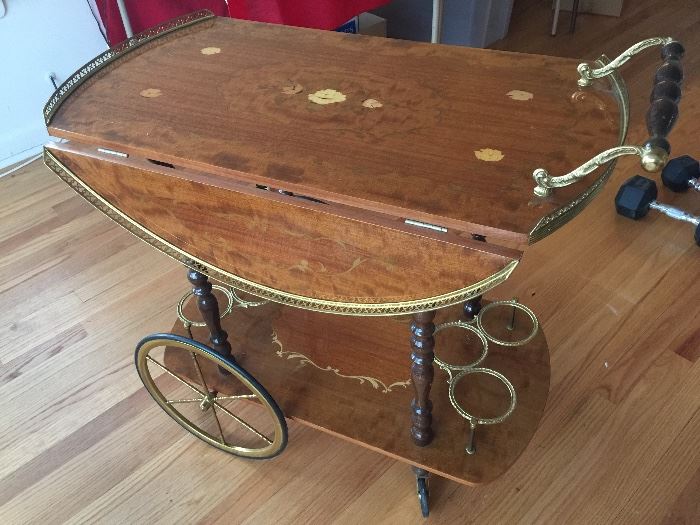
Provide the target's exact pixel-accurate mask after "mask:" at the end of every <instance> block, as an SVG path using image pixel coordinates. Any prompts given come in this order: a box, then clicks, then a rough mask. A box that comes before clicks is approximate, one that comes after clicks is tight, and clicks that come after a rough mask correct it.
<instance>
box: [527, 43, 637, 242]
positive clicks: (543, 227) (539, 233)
mask: <svg viewBox="0 0 700 525" xmlns="http://www.w3.org/2000/svg"><path fill="white" fill-rule="evenodd" d="M595 63H596V65H598V66H600V67H605V66H606V65H608V64H610V59H609V58H608V57H607V56H605V55H601V57H600V58H599V59H598V60H596V62H595ZM606 78H608V79H610V84H611V88H612V92H613V93H614V95H615V98H617V101H618V106H619V108H620V132H619V134H618V144H617V146H618V147H619V146H622V145H623V144H624V142H625V139H626V138H627V130H628V128H629V118H630V102H629V95H628V93H627V86H626V85H625V81H624V80H623V79H622V76H621V75H620V73H619V72H618V71H617V70H615V71H612V72H611V73H610V74H609V75H608V76H607V77H606ZM616 163H617V159H614V160H612V161H610V163H609V164H608V165H607V167H606V168H605V170H604V171H603V173H602V174H601V175H600V177H598V178H597V179H596V180H595V181H593V183H592V184H591V185H590V186H589V187H588V188H587V189H586V191H584V192H583V193H582V194H581V195H579V196H578V197H576V198H575V199H574V200H572V201H571V202H569V203H567V204H565V205H563V206H561V207H560V208H557V209H556V210H554V211H553V212H551V213H549V214H547V215H545V216H544V217H542V218H541V219H540V220H539V221H538V223H537V224H536V225H535V227H534V228H533V229H532V231H531V232H530V234H529V235H528V244H534V243H536V242H537V241H540V240H542V239H544V238H545V237H547V236H548V235H549V234H551V233H552V232H554V231H555V230H557V229H559V228H561V227H562V226H563V225H564V224H566V223H567V222H569V221H570V220H571V219H573V218H574V217H575V216H576V215H578V214H579V213H581V211H583V209H584V208H585V207H586V206H587V205H588V203H589V202H590V201H591V200H592V199H593V197H595V196H596V195H597V194H598V192H599V191H600V190H601V189H602V188H603V186H604V185H605V183H606V182H607V181H608V179H609V178H610V176H611V175H612V172H613V170H614V169H615V164H616Z"/></svg>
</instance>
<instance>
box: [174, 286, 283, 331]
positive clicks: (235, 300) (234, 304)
mask: <svg viewBox="0 0 700 525" xmlns="http://www.w3.org/2000/svg"><path fill="white" fill-rule="evenodd" d="M212 288H213V289H214V290H218V291H220V292H221V293H223V294H224V295H225V296H226V301H227V302H226V308H224V310H222V311H221V313H220V314H219V319H223V318H224V317H226V316H227V315H229V314H230V313H231V312H232V311H233V309H234V308H254V307H256V306H262V305H264V304H267V303H268V302H269V301H246V300H245V299H241V298H240V297H239V296H238V293H237V292H236V289H235V288H233V287H227V286H221V285H219V284H212ZM192 295H193V292H192V290H190V291H189V292H187V293H186V294H185V295H183V296H182V298H180V302H178V303H177V316H178V318H179V319H180V321H182V324H183V325H184V327H185V328H186V329H189V328H191V327H193V326H206V323H205V322H203V321H193V320H192V319H189V318H188V317H187V316H186V315H185V312H184V309H185V304H186V303H187V301H188V299H189V298H190V297H192Z"/></svg>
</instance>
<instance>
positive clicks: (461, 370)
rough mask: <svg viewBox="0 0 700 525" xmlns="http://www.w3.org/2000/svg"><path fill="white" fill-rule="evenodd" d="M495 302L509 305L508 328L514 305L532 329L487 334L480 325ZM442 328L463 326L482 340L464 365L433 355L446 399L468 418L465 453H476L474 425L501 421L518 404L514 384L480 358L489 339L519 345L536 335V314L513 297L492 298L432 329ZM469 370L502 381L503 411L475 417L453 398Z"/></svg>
mask: <svg viewBox="0 0 700 525" xmlns="http://www.w3.org/2000/svg"><path fill="white" fill-rule="evenodd" d="M498 306H510V307H512V308H513V318H512V320H511V322H510V323H509V325H508V326H507V328H508V329H509V330H512V329H513V328H514V321H515V310H516V309H517V310H521V311H523V312H525V313H526V314H527V316H528V317H529V318H530V320H531V321H532V331H531V332H530V334H529V335H528V336H527V337H525V338H523V339H520V340H517V341H504V340H501V339H498V338H497V337H494V336H493V335H492V334H489V333H488V332H487V331H486V329H485V328H484V324H483V321H482V318H483V316H484V314H485V313H487V312H489V311H491V310H492V309H493V308H496V307H498ZM446 328H461V329H463V330H467V331H469V332H472V333H473V334H475V335H476V336H477V337H478V338H479V340H480V341H481V344H482V350H481V354H480V355H479V357H477V358H476V360H475V361H473V362H471V363H469V364H467V365H454V364H450V363H447V362H445V361H443V360H442V359H440V358H439V357H438V356H437V355H436V356H435V358H434V363H435V364H436V365H437V366H438V367H439V368H440V369H442V370H444V371H445V372H446V373H447V376H448V380H447V382H448V384H449V390H448V396H449V399H450V403H451V404H452V406H453V407H454V409H455V410H456V411H457V413H458V414H459V415H460V416H462V417H463V418H464V419H466V420H467V421H469V437H468V440H467V446H466V447H465V452H466V453H467V454H470V455H472V454H475V453H476V446H475V443H474V441H475V434H476V427H477V426H478V425H497V424H499V423H503V422H504V421H505V420H506V419H508V417H509V416H510V415H511V414H512V413H513V411H514V410H515V407H516V406H517V404H518V397H517V394H516V392H515V387H514V386H513V384H512V383H511V382H510V381H509V380H508V378H507V377H506V376H504V375H503V374H501V373H500V372H497V371H496V370H493V369H491V368H487V367H481V366H478V365H480V364H481V363H482V362H483V361H484V359H486V356H487V355H488V345H489V341H491V342H493V343H495V344H498V345H501V346H506V347H516V346H523V345H525V344H527V343H528V342H530V341H531V340H532V339H533V338H534V337H535V335H537V332H538V331H539V322H538V320H537V316H535V313H534V312H533V311H532V310H531V309H530V308H528V307H527V306H525V305H524V304H522V303H519V302H518V300H517V299H512V300H507V301H494V302H493V303H489V304H488V305H486V306H485V307H484V308H482V309H481V311H480V312H479V313H478V314H477V315H476V316H475V317H474V319H472V320H470V321H451V322H447V323H442V324H439V325H437V326H435V331H434V333H435V334H437V333H438V332H440V331H442V330H444V329H446ZM470 374H486V375H490V376H492V377H495V378H496V379H498V380H499V381H500V382H501V383H503V384H504V385H505V387H506V388H507V389H508V395H509V396H510V405H509V406H508V408H507V409H506V411H505V412H504V413H503V414H501V415H500V416H496V417H490V418H482V417H478V416H475V415H473V414H471V413H470V412H468V411H467V410H466V409H465V408H464V407H463V406H462V405H461V404H460V403H459V401H457V398H456V396H455V388H456V386H457V384H458V383H459V382H460V381H461V380H462V379H464V378H465V377H466V376H468V375H470Z"/></svg>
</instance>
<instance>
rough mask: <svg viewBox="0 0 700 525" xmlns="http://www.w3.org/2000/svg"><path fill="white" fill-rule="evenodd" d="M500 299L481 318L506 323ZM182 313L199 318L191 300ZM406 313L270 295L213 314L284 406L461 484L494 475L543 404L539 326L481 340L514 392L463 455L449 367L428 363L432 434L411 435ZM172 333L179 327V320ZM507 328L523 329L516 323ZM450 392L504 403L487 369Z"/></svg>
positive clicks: (456, 349)
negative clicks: (344, 310) (338, 311)
mask: <svg viewBox="0 0 700 525" xmlns="http://www.w3.org/2000/svg"><path fill="white" fill-rule="evenodd" d="M485 304H486V303H485ZM509 310H510V309H508V308H506V309H503V311H502V312H499V313H498V314H494V316H495V317H493V318H491V319H489V323H490V324H492V325H494V326H496V325H500V324H502V325H503V326H506V325H507V324H508V323H509V322H510V321H511V314H510V313H509ZM494 311H495V310H494ZM185 313H186V314H187V316H188V317H189V318H190V319H198V318H199V317H198V315H197V312H196V308H195V307H194V305H193V304H192V301H190V304H188V305H186V307H185ZM460 316H461V308H460V307H453V308H448V309H443V310H441V311H439V312H438V314H437V317H436V321H435V322H436V324H437V323H440V322H446V321H452V320H457V319H459V318H460ZM497 316H500V317H501V318H499V317H497ZM409 323H410V318H408V317H394V318H378V317H344V316H334V315H326V314H318V313H313V312H307V311H304V310H299V309H295V308H290V307H285V306H280V305H276V304H266V305H264V306H260V307H255V308H247V309H242V308H237V309H234V311H233V313H232V314H230V315H229V316H226V317H224V318H223V319H222V325H223V327H224V329H225V330H226V331H227V332H228V333H229V339H230V341H231V344H232V347H233V354H234V356H235V359H236V360H237V361H238V363H239V364H240V365H241V366H243V367H244V368H245V369H246V370H247V371H248V372H250V373H251V374H252V375H253V376H254V377H255V378H256V379H257V380H258V381H259V382H260V383H261V384H262V385H263V386H264V387H265V388H266V389H267V390H268V391H269V392H270V394H271V395H272V397H273V398H274V399H275V400H276V401H277V403H278V404H279V406H280V408H281V409H282V411H283V412H284V414H285V416H286V417H288V418H291V419H294V420H296V421H299V422H301V423H303V424H306V425H310V426H312V427H314V428H317V429H319V430H322V431H325V432H329V433H331V434H333V435H336V436H339V437H341V438H344V439H348V440H350V441H352V442H354V443H357V444H359V445H362V446H364V447H368V448H370V449H372V450H375V451H377V452H380V453H382V454H386V455H388V456H390V457H393V458H395V459H398V460H400V461H404V462H406V463H409V464H411V465H415V466H418V467H421V468H424V469H426V470H428V471H430V472H433V473H435V474H438V475H440V476H444V477H446V478H449V479H452V480H455V481H457V482H460V483H465V484H468V485H474V484H479V483H484V482H487V481H491V480H493V479H495V478H497V477H498V476H500V475H501V474H503V473H504V472H505V471H506V470H507V469H508V468H509V467H510V466H511V465H512V464H513V463H514V462H515V460H516V459H517V458H518V456H519V455H520V454H521V453H522V451H523V450H524V449H525V447H526V446H527V444H528V442H529V441H530V439H531V438H532V435H533V434H534V432H535V430H536V429H537V427H538V425H539V421H540V418H541V416H542V412H543V410H544V406H545V403H546V400H547V395H548V393H549V375H550V369H549V352H548V348H547V342H546V340H545V337H544V334H543V333H542V331H541V330H540V331H539V333H538V334H537V335H536V336H535V338H534V339H533V340H531V341H530V342H529V343H528V344H526V345H525V346H521V347H505V346H500V345H496V344H493V343H491V344H490V345H489V354H488V356H487V357H486V359H485V361H484V362H483V363H482V364H481V365H480V366H485V367H488V368H492V369H494V370H496V371H498V372H500V373H502V374H504V375H505V376H506V377H507V378H508V379H509V380H510V382H511V383H512V384H513V386H514V387H515V390H516V392H517V400H518V403H517V407H516V409H515V411H514V413H513V414H512V415H511V416H510V417H509V418H508V419H506V421H505V422H503V423H501V424H497V425H484V426H479V427H478V428H477V435H476V447H477V452H476V454H473V455H469V454H467V453H466V452H465V447H466V445H467V439H468V434H469V423H468V421H467V420H465V419H463V418H462V417H461V416H459V415H458V414H457V412H456V411H455V409H454V408H453V407H452V405H451V404H450V401H449V399H448V383H447V379H448V376H447V374H446V373H445V372H444V371H442V370H440V369H439V368H438V367H437V366H436V367H435V380H434V382H433V386H432V390H431V394H430V398H431V400H432V402H433V430H434V434H435V437H434V439H433V441H432V443H431V444H430V445H428V446H426V447H417V446H416V445H415V444H414V443H413V442H412V440H411V437H410V434H409V428H410V403H411V399H412V398H413V387H412V385H411V384H410V380H409V378H410V365H411V361H410V347H409V335H410V332H409ZM173 332H175V333H178V334H180V335H187V332H186V330H185V329H184V327H183V326H182V324H181V323H180V322H177V323H176V324H175V326H174V328H173ZM207 335H208V332H207V331H206V328H196V327H195V328H193V336H194V337H195V339H197V340H199V341H202V342H205V343H206V342H207V340H208V339H207ZM512 337H513V338H514V339H519V338H521V337H522V336H519V335H518V330H514V331H513V332H512ZM435 341H436V344H435V354H436V356H438V357H439V358H441V359H442V360H443V361H447V362H451V363H456V362H457V361H458V360H459V361H461V362H462V363H468V362H470V361H473V360H474V359H475V358H476V357H478V352H479V350H480V343H478V339H477V338H476V337H475V336H473V335H472V334H471V333H470V332H467V331H464V330H460V329H446V330H443V331H440V332H439V333H437V334H436V336H435ZM173 355H174V354H173ZM173 355H171V356H170V358H169V362H168V364H169V366H171V367H173V368H176V369H177V370H178V371H179V372H180V373H182V374H184V375H186V376H188V377H190V378H193V379H194V377H195V373H194V371H193V370H192V369H190V367H191V361H189V360H185V361H182V362H172V361H173V359H175V358H174V357H173ZM178 355H182V354H178ZM167 360H168V353H167V351H166V361H167ZM205 375H207V376H208V377H207V382H208V383H209V384H210V386H211V385H212V384H213V385H215V387H216V389H217V390H218V391H219V392H223V393H227V394H234V393H236V392H231V391H230V390H231V387H230V385H227V383H226V378H225V377H224V376H221V375H219V374H218V373H217V372H216V369H212V370H209V371H208V372H206V373H205ZM456 394H457V396H458V398H459V399H460V402H461V403H462V404H463V405H465V407H466V408H468V409H469V411H470V412H472V413H475V414H476V415H477V416H479V417H494V416H498V415H500V414H501V413H503V412H505V411H506V409H507V408H508V405H509V397H508V391H507V389H506V388H505V386H504V385H503V384H501V383H500V382H498V381H497V380H495V379H493V378H492V377H491V376H487V375H485V374H470V375H469V376H467V377H466V378H465V379H464V380H463V381H462V382H460V384H459V386H458V388H457V389H456Z"/></svg>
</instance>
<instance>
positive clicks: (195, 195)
mask: <svg viewBox="0 0 700 525" xmlns="http://www.w3.org/2000/svg"><path fill="white" fill-rule="evenodd" d="M78 151H79V150H77V149H74V148H71V147H70V146H63V147H61V148H60V149H59V148H58V147H53V148H51V152H52V153H53V154H54V155H55V156H56V157H57V158H58V160H59V161H60V162H61V163H62V164H64V165H65V166H66V167H68V168H69V169H70V170H71V171H72V172H73V173H75V175H76V176H78V177H79V178H80V179H81V180H82V181H83V182H84V183H85V184H87V185H88V186H89V187H90V188H91V189H92V190H93V191H95V192H97V193H98V194H99V195H100V196H101V197H102V198H103V199H104V200H106V201H107V202H109V203H110V204H111V205H113V206H115V207H116V208H117V209H119V210H120V211H121V212H123V213H124V214H126V215H127V216H128V217H130V218H131V219H133V220H135V221H137V222H138V223H139V224H141V225H143V226H144V227H145V228H147V229H148V230H150V231H151V232H153V233H155V234H156V235H158V236H159V237H161V238H163V239H164V240H165V241H167V242H169V243H171V244H173V245H175V246H177V247H178V248H180V249H181V250H184V251H185V252H187V253H188V254H189V255H192V256H195V257H197V258H199V259H200V260H203V261H206V262H207V263H209V264H212V265H214V266H215V267H217V268H220V269H222V270H224V271H225V272H228V273H231V274H233V275H235V276H237V277H240V278H242V279H246V280H248V281H252V282H253V283H256V284H258V285H262V286H266V287H270V288H273V289H275V290H279V291H282V292H286V293H287V294H295V295H300V296H304V297H309V298H313V299H321V300H332V301H338V302H348V303H362V304H376V303H399V302H406V301H414V300H420V299H426V298H431V297H436V296H440V295H443V294H449V293H451V292H454V291H456V290H459V289H463V288H466V287H469V286H471V285H474V284H476V283H478V282H480V281H483V280H485V279H487V278H488V277H490V276H491V275H493V274H495V273H497V272H499V271H501V270H503V269H504V268H505V267H506V266H508V265H509V264H510V263H511V262H512V261H513V260H516V261H517V260H518V259H519V257H520V252H518V251H516V250H508V249H504V248H500V249H499V250H496V251H500V252H501V253H500V254H499V253H492V252H493V249H491V250H486V249H485V248H484V243H483V242H479V241H475V240H473V239H462V238H457V237H454V236H453V237H452V238H451V237H449V236H446V235H442V236H440V235H432V236H429V235H419V234H418V232H416V233H408V232H406V231H401V229H398V228H403V229H405V226H404V225H402V224H401V223H398V224H396V221H393V222H394V223H393V224H391V226H392V227H381V226H378V225H374V224H372V223H368V222H367V221H366V220H358V219H355V220H347V219H345V218H341V217H338V216H337V215H336V214H335V213H332V212H328V211H327V210H326V208H327V206H326V205H324V204H323V203H309V204H307V205H306V206H304V207H302V206H300V205H298V204H299V200H298V199H295V198H293V197H286V198H284V197H282V196H280V198H278V199H277V200H275V201H272V200H270V198H269V197H268V194H269V193H270V192H267V191H263V190H259V189H257V188H255V187H253V188H252V189H251V188H245V187H241V188H236V187H234V188H226V189H224V188H218V187H214V186H211V185H208V184H204V183H202V182H199V181H194V180H191V178H190V177H188V176H180V174H178V173H176V172H172V171H169V170H167V169H166V170H161V171H158V170H157V168H158V167H157V166H155V167H154V168H149V167H145V168H144V167H138V165H136V166H131V165H128V164H124V163H123V162H121V160H120V159H118V160H112V159H104V158H97V157H93V156H87V155H83V154H81V153H79V152H78ZM236 190H238V191H236ZM244 191H247V193H244ZM450 241H451V242H450Z"/></svg>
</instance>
